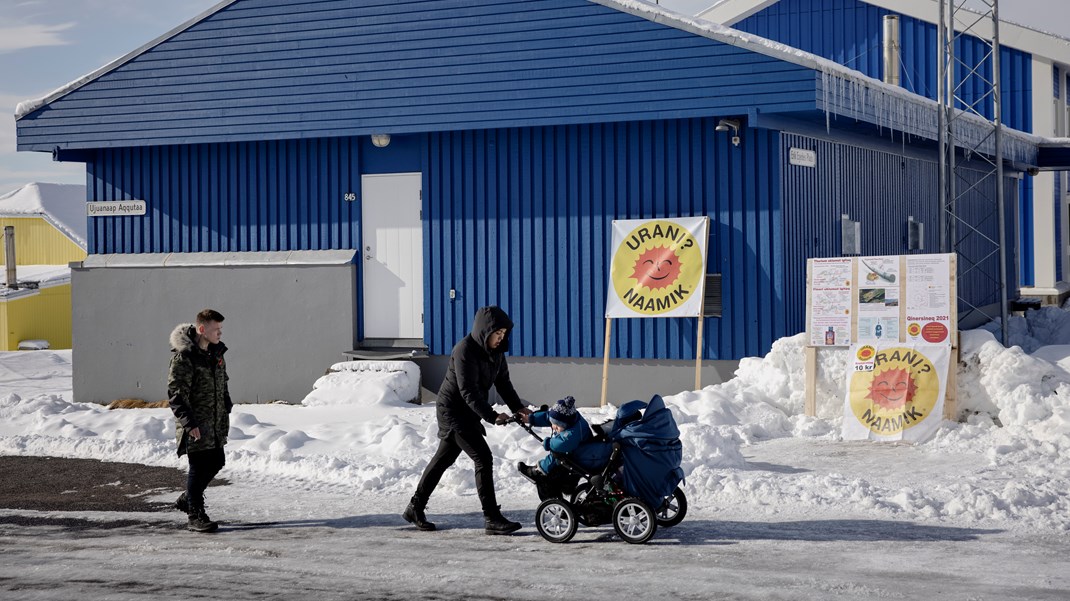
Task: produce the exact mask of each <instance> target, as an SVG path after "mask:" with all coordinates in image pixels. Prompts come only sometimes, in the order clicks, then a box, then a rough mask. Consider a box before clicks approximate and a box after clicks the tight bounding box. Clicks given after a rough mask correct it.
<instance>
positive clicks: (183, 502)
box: [175, 493, 189, 514]
mask: <svg viewBox="0 0 1070 601" xmlns="http://www.w3.org/2000/svg"><path fill="white" fill-rule="evenodd" d="M175 509H177V510H179V511H181V512H182V513H185V514H188V513H189V500H188V499H187V498H186V493H182V494H180V495H178V500H176V501H175Z"/></svg>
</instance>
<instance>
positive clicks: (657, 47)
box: [17, 0, 1035, 164]
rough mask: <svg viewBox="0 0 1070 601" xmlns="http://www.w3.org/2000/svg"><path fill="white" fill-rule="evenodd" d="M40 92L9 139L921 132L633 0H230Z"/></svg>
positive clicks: (737, 39)
mask: <svg viewBox="0 0 1070 601" xmlns="http://www.w3.org/2000/svg"><path fill="white" fill-rule="evenodd" d="M43 102H44V103H43V104H40V103H38V104H30V105H26V107H25V108H24V110H22V111H20V114H19V115H17V129H18V148H19V150H43V151H50V150H54V149H57V148H58V149H91V148H109V147H126V146H152V145H166V144H188V143H207V142H235V141H251V140H282V139H301V138H325V137H335V136H355V135H367V134H371V133H377V132H385V133H393V134H403V133H414V132H429V131H459V130H470V129H486V128H493V127H524V126H545V125H561V124H580V123H608V122H621V121H636V120H649V119H674V118H691V117H708V116H726V115H743V114H746V115H749V116H751V117H757V116H758V115H760V114H772V113H788V114H794V115H800V114H810V115H814V114H821V112H822V111H824V112H825V114H834V115H844V116H846V117H849V118H851V119H852V120H858V121H860V122H865V123H871V124H875V125H877V126H879V127H887V128H892V129H903V130H904V131H907V132H908V133H911V134H914V135H919V136H923V137H929V138H931V139H934V138H935V137H936V129H935V128H936V105H935V104H934V103H932V102H930V101H926V100H925V99H923V98H920V97H916V96H915V95H913V94H909V93H905V92H903V91H902V90H899V89H895V88H891V87H890V86H885V85H884V84H882V83H881V82H879V81H876V80H873V79H870V78H868V77H866V76H864V75H863V74H861V73H858V72H856V71H851V70H849V69H846V68H845V67H843V66H841V65H837V64H836V63H833V62H832V61H827V60H825V59H822V58H820V57H817V56H815V55H812V54H809V53H806V52H802V51H799V50H796V49H794V48H791V47H788V46H784V45H782V44H778V43H776V42H771V41H769V40H765V39H763V38H760V37H758V36H754V35H750V34H746V33H743V32H740V31H737V30H733V29H729V28H727V27H723V26H721V25H717V24H714V23H709V22H705V21H701V20H695V19H691V18H688V17H684V16H682V15H679V14H676V13H673V12H671V11H667V10H665V9H663V8H661V7H659V6H655V5H653V4H648V3H645V2H641V1H639V0H591V1H587V0H477V1H472V0H409V1H402V2H397V1H392V0H364V1H360V0H313V1H309V2H303V3H301V4H293V3H291V2H288V1H287V0H231V1H228V2H223V3H221V4H220V5H218V6H217V7H216V8H215V9H213V10H212V11H209V12H208V13H206V14H205V15H202V16H201V17H199V18H197V19H194V20H192V21H190V22H189V23H187V24H186V25H185V26H183V27H181V28H179V29H177V30H176V31H175V32H173V33H172V34H169V35H168V36H165V37H164V38H161V39H160V40H158V41H157V42H155V43H153V44H150V45H147V46H146V47H143V48H142V49H139V50H138V51H136V52H135V53H132V54H131V55H128V56H127V57H124V58H123V59H120V60H119V61H116V63H114V64H113V65H112V66H109V67H106V68H104V69H101V70H100V71H98V72H96V73H94V74H91V75H90V76H88V77H86V78H83V79H82V80H80V81H78V82H75V84H73V85H71V86H68V87H67V88H64V89H61V90H58V91H57V92H55V93H53V94H52V95H50V96H49V97H48V98H46V99H45V100H44V101H43ZM979 135H983V132H981V133H980V134H979ZM1010 144H1011V146H1012V147H1013V148H1012V149H1011V150H1010V151H1007V150H1005V155H1008V156H1009V157H1011V158H1013V160H1016V161H1018V162H1021V163H1029V164H1031V161H1033V160H1035V144H1034V143H1032V141H1028V140H1027V141H1021V140H1017V141H1016V140H1013V139H1012V140H1011V141H1010Z"/></svg>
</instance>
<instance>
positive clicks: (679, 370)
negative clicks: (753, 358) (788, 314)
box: [417, 356, 739, 411]
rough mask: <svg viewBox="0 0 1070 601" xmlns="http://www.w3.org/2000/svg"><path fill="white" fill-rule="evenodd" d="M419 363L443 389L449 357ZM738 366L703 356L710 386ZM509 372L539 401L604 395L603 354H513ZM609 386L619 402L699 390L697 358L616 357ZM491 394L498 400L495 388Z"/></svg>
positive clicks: (428, 383) (587, 400)
mask: <svg viewBox="0 0 1070 601" xmlns="http://www.w3.org/2000/svg"><path fill="white" fill-rule="evenodd" d="M417 363H418V364H419V366H420V377H421V380H422V385H423V386H424V387H425V388H427V389H428V390H430V391H431V392H433V393H437V392H438V387H439V386H440V385H441V384H442V379H443V378H444V377H445V375H446V369H447V368H448V365H449V357H445V356H434V357H428V358H426V359H422V360H419V361H417ZM738 367H739V362H738V361H703V363H702V382H701V384H702V386H703V387H706V386H711V385H714V384H720V383H722V382H726V381H728V380H730V379H732V378H733V377H734V375H735V371H736V369H737V368H738ZM509 375H510V377H511V378H512V380H513V385H514V386H515V387H516V391H517V393H519V394H520V398H522V399H524V400H525V401H527V402H529V403H531V404H532V405H535V406H538V405H541V404H543V403H545V404H549V405H552V404H553V403H554V401H556V400H557V399H560V398H562V397H564V396H566V395H572V396H573V397H574V398H575V399H576V403H577V404H578V405H580V406H581V407H597V406H598V404H599V402H600V401H601V398H602V360H601V359H567V358H566V359H559V358H548V357H513V356H510V357H509ZM607 388H608V391H607V394H606V401H607V402H609V403H612V404H614V405H616V406H618V407H619V406H620V405H621V404H622V403H625V402H627V401H630V400H633V399H639V400H643V401H649V400H650V397H652V396H653V395H655V394H660V395H662V396H669V395H674V394H677V393H679V392H683V391H686V390H693V389H694V388H695V362H694V361H651V360H630V359H616V360H613V361H611V362H610V364H609V375H608V387H607ZM491 398H492V399H494V400H496V401H497V395H496V394H494V393H493V392H492V394H491ZM500 409H501V410H502V411H504V410H505V409H504V407H502V408H500Z"/></svg>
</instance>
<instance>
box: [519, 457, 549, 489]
mask: <svg viewBox="0 0 1070 601" xmlns="http://www.w3.org/2000/svg"><path fill="white" fill-rule="evenodd" d="M516 469H517V471H519V472H520V473H521V475H523V476H524V477H525V478H527V479H528V480H531V481H532V482H534V483H535V484H540V483H542V482H543V481H544V480H546V474H545V473H543V471H542V468H541V467H539V465H538V464H536V465H528V464H526V463H524V462H523V461H520V462H517V464H516Z"/></svg>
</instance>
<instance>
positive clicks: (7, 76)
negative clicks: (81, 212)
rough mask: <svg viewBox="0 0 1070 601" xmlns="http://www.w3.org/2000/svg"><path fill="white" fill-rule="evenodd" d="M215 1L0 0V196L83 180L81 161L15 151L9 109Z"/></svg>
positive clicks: (138, 44) (86, 71)
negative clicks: (25, 187)
mask: <svg viewBox="0 0 1070 601" xmlns="http://www.w3.org/2000/svg"><path fill="white" fill-rule="evenodd" d="M217 3H218V0H171V1H169V0H0V114H2V117H0V194H4V193H6V192H9V191H11V190H14V189H15V188H18V187H19V186H22V185H24V184H27V183H29V182H34V181H38V182H55V183H85V165H84V164H82V163H54V162H53V161H52V158H51V156H49V155H47V154H45V153H38V152H20V153H16V152H15V119H14V114H15V107H16V105H18V103H19V102H22V101H24V100H29V99H33V98H40V97H42V96H44V95H46V94H48V93H49V92H51V91H52V90H55V89H56V88H58V87H60V86H62V85H64V84H66V83H68V82H70V81H73V80H76V79H78V78H80V77H81V76H83V75H85V74H87V73H90V72H92V71H94V70H96V69H97V68H99V67H101V66H103V65H105V64H107V63H109V62H111V61H112V60H114V59H116V58H119V57H120V56H123V55H125V54H127V53H128V52H130V51H132V50H135V49H137V48H139V47H140V46H142V45H143V44H145V43H147V42H150V41H152V40H154V39H156V38H157V37H159V36H160V35H163V34H164V33H167V32H168V31H170V30H171V29H173V28H175V27H177V26H178V25H181V24H182V23H185V22H186V21H187V20H189V19H191V18H193V17H195V16H197V15H199V14H201V13H202V12H204V11H205V10H207V9H209V8H211V7H212V6H215V5H216V4H217Z"/></svg>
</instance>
